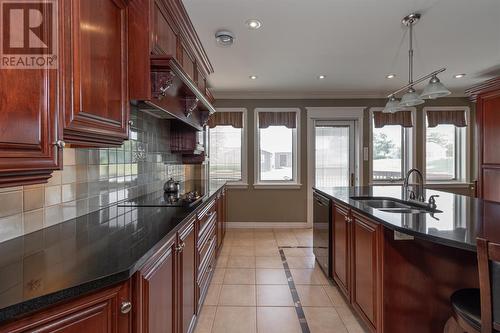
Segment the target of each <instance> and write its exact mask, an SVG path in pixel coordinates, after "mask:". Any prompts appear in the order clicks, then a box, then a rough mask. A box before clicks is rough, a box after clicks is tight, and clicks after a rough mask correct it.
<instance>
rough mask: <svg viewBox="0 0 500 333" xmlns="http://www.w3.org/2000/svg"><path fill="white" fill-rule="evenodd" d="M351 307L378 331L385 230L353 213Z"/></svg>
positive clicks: (372, 328) (373, 329)
mask: <svg viewBox="0 0 500 333" xmlns="http://www.w3.org/2000/svg"><path fill="white" fill-rule="evenodd" d="M351 221H352V224H351V227H352V238H351V240H352V247H351V248H352V254H351V267H352V270H351V271H352V284H351V285H352V290H351V303H352V305H353V306H354V307H355V308H356V310H358V313H359V314H360V315H361V317H362V318H363V319H364V321H365V323H367V325H368V326H369V327H370V328H371V330H372V331H376V328H377V327H378V323H379V322H380V320H381V319H380V318H381V308H380V306H381V304H382V302H381V288H382V286H381V285H380V284H381V282H382V279H381V264H380V257H381V248H380V247H381V244H382V242H383V239H381V237H382V230H381V229H382V226H381V225H380V224H378V223H375V222H372V221H370V220H369V219H367V218H365V217H363V216H361V215H358V214H356V213H352V219H351Z"/></svg>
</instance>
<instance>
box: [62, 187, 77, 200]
mask: <svg viewBox="0 0 500 333" xmlns="http://www.w3.org/2000/svg"><path fill="white" fill-rule="evenodd" d="M61 193H62V202H68V201H73V200H75V199H76V184H75V183H72V184H65V185H62V187H61Z"/></svg>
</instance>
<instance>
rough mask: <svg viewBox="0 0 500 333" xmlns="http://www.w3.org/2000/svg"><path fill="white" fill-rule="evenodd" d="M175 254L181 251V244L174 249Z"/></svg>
mask: <svg viewBox="0 0 500 333" xmlns="http://www.w3.org/2000/svg"><path fill="white" fill-rule="evenodd" d="M175 251H176V252H181V251H182V244H179V245H177V246H176V247H175Z"/></svg>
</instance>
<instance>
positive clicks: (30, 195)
mask: <svg viewBox="0 0 500 333" xmlns="http://www.w3.org/2000/svg"><path fill="white" fill-rule="evenodd" d="M23 202H24V207H23V210H24V211H25V212H26V211H29V210H33V209H39V208H43V205H44V204H45V189H44V188H43V187H36V188H33V189H25V190H24V193H23Z"/></svg>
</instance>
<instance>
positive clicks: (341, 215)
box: [332, 204, 351, 299]
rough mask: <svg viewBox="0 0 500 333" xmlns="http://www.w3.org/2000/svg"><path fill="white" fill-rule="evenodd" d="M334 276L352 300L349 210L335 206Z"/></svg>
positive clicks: (333, 232)
mask: <svg viewBox="0 0 500 333" xmlns="http://www.w3.org/2000/svg"><path fill="white" fill-rule="evenodd" d="M332 216H333V221H332V222H333V229H332V238H333V239H332V251H333V253H332V265H333V269H332V274H333V279H334V280H335V282H337V285H338V286H339V288H340V290H341V291H342V292H343V293H344V295H345V296H346V297H347V298H348V299H350V293H349V290H350V282H349V280H350V276H349V268H350V252H351V251H350V250H349V245H350V244H349V243H350V242H349V234H350V232H349V229H350V228H349V209H348V208H345V207H343V206H339V205H337V204H334V205H333V215H332Z"/></svg>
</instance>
